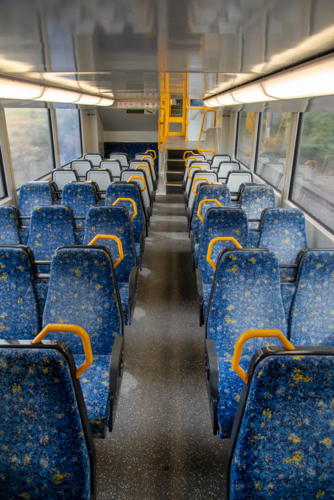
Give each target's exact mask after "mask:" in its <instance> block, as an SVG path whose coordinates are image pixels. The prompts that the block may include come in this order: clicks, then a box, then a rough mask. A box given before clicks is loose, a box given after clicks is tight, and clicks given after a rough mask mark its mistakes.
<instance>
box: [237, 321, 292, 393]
mask: <svg viewBox="0 0 334 500" xmlns="http://www.w3.org/2000/svg"><path fill="white" fill-rule="evenodd" d="M255 337H276V338H278V339H279V340H280V341H281V342H282V344H283V345H284V347H285V348H286V349H287V350H288V351H294V350H295V348H294V346H293V345H292V344H291V342H289V341H288V339H287V338H286V337H285V336H284V335H283V333H282V332H281V331H280V330H278V329H276V328H274V329H270V328H269V329H264V330H247V332H244V333H242V334H241V335H240V337H239V338H238V340H237V342H236V344H235V348H234V353H233V358H232V369H233V370H234V371H235V372H236V373H237V374H238V375H239V377H241V378H242V380H243V381H244V382H245V383H246V384H248V375H247V373H246V372H245V370H243V369H242V368H241V366H240V365H239V363H240V358H241V353H242V348H243V346H244V343H245V342H247V340H249V339H253V338H255Z"/></svg>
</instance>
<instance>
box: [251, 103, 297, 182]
mask: <svg viewBox="0 0 334 500" xmlns="http://www.w3.org/2000/svg"><path fill="white" fill-rule="evenodd" d="M290 119H291V113H272V112H269V111H268V112H266V113H261V115H260V134H259V135H260V139H259V141H258V142H259V144H258V155H257V160H256V167H255V172H256V174H257V175H258V176H259V177H262V179H264V180H265V181H267V182H268V183H269V184H271V185H272V186H273V187H274V188H276V189H277V190H278V191H282V187H283V176H284V169H285V160H286V151H287V146H288V138H289V126H290Z"/></svg>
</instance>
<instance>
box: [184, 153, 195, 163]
mask: <svg viewBox="0 0 334 500" xmlns="http://www.w3.org/2000/svg"><path fill="white" fill-rule="evenodd" d="M187 153H191V154H192V155H194V154H195V153H194V152H193V151H185V152H184V153H183V159H184V161H186V154H187ZM187 159H188V158H187Z"/></svg>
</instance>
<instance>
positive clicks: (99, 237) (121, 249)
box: [88, 234, 124, 269]
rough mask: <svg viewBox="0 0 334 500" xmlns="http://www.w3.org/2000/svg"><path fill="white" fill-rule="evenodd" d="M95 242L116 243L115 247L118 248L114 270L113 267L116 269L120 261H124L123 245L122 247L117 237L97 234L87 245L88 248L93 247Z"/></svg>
mask: <svg viewBox="0 0 334 500" xmlns="http://www.w3.org/2000/svg"><path fill="white" fill-rule="evenodd" d="M97 240H114V241H116V243H117V247H118V253H119V257H118V259H117V260H116V262H115V263H114V269H115V267H117V266H118V264H119V263H120V262H122V260H123V259H124V254H123V245H122V242H121V240H120V239H119V238H118V237H117V236H114V235H113V234H97V235H96V236H94V238H93V239H92V241H91V242H90V243H88V246H89V247H91V246H92V245H94V243H95V242H96V241H97Z"/></svg>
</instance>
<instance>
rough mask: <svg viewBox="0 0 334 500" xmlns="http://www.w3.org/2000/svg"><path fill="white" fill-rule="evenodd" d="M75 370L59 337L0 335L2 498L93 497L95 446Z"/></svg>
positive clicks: (68, 353) (0, 460)
mask: <svg viewBox="0 0 334 500" xmlns="http://www.w3.org/2000/svg"><path fill="white" fill-rule="evenodd" d="M44 344H45V345H44ZM75 371H76V369H75V363H74V359H73V356H72V354H71V352H70V351H69V350H68V349H67V348H66V347H64V346H61V345H59V344H58V343H57V344H55V345H50V344H49V343H47V342H43V344H36V345H34V344H30V343H28V342H22V341H21V343H20V344H18V342H17V341H16V342H15V343H5V342H3V341H0V398H1V401H5V402H6V403H5V405H3V406H2V408H3V411H0V416H1V417H0V420H1V423H0V447H1V450H3V452H2V455H1V458H0V466H1V496H2V498H31V499H32V498H50V497H52V498H82V499H87V500H88V499H90V498H93V497H94V498H95V492H94V490H95V448H94V443H93V438H92V434H91V430H90V428H89V422H88V417H87V412H86V408H85V403H84V399H83V395H82V392H81V387H80V382H79V380H77V379H76V374H75Z"/></svg>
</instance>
